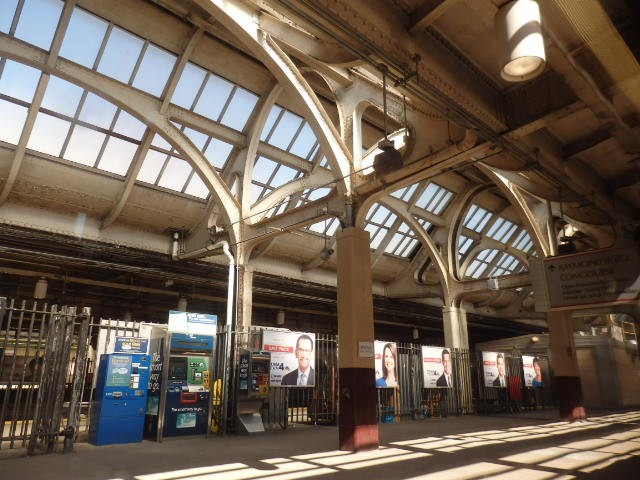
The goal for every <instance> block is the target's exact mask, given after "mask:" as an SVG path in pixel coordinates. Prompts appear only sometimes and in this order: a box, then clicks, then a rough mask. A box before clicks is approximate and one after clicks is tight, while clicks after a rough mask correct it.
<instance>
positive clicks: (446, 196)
mask: <svg viewBox="0 0 640 480" xmlns="http://www.w3.org/2000/svg"><path fill="white" fill-rule="evenodd" d="M452 197H453V193H452V192H450V191H449V190H447V189H446V188H444V187H441V186H440V185H438V184H436V183H432V182H430V183H429V185H427V188H425V189H424V192H422V194H421V195H420V197H419V198H418V200H416V206H417V207H420V208H422V209H424V210H426V211H427V212H429V213H433V214H434V215H440V214H441V213H442V212H443V211H444V209H445V208H446V206H447V205H448V204H449V201H450V200H451V198H452Z"/></svg>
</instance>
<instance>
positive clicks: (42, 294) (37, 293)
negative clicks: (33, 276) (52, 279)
mask: <svg viewBox="0 0 640 480" xmlns="http://www.w3.org/2000/svg"><path fill="white" fill-rule="evenodd" d="M48 286H49V284H48V283H47V279H46V278H44V277H40V278H39V279H38V281H37V282H36V286H35V288H34V289H33V298H35V299H36V300H42V299H44V298H46V296H47V287H48Z"/></svg>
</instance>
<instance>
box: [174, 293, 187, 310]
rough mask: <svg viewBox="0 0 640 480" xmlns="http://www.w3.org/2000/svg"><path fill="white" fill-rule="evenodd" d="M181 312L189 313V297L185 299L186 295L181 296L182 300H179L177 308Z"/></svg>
mask: <svg viewBox="0 0 640 480" xmlns="http://www.w3.org/2000/svg"><path fill="white" fill-rule="evenodd" d="M176 309H177V310H178V311H179V312H186V311H187V297H185V296H184V295H180V298H179V299H178V305H177V308H176Z"/></svg>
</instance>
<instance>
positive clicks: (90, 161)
mask: <svg viewBox="0 0 640 480" xmlns="http://www.w3.org/2000/svg"><path fill="white" fill-rule="evenodd" d="M104 139H105V134H104V133H100V132H97V131H95V130H92V129H90V128H86V127H82V126H80V125H76V127H75V128H74V129H73V132H72V133H71V139H70V140H69V144H68V145H67V148H66V150H65V152H64V158H66V159H67V160H71V161H72V162H76V163H81V164H83V165H88V166H90V167H93V166H94V165H95V163H96V159H97V158H98V153H99V152H100V149H101V148H102V144H103V143H104Z"/></svg>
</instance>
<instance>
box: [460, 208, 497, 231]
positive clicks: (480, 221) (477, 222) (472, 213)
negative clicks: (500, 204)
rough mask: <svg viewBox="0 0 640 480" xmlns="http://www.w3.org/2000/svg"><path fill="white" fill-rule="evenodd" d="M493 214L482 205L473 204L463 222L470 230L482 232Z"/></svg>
mask: <svg viewBox="0 0 640 480" xmlns="http://www.w3.org/2000/svg"><path fill="white" fill-rule="evenodd" d="M492 216H493V213H491V212H489V211H488V210H485V209H484V208H482V207H479V206H478V205H476V204H473V205H471V207H470V208H469V211H468V212H467V216H466V217H465V219H464V221H463V222H462V224H463V225H464V226H465V227H467V228H468V229H470V230H473V231H475V232H481V231H482V229H483V228H484V226H485V225H486V224H487V222H488V221H489V219H490V218H491V217H492Z"/></svg>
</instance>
